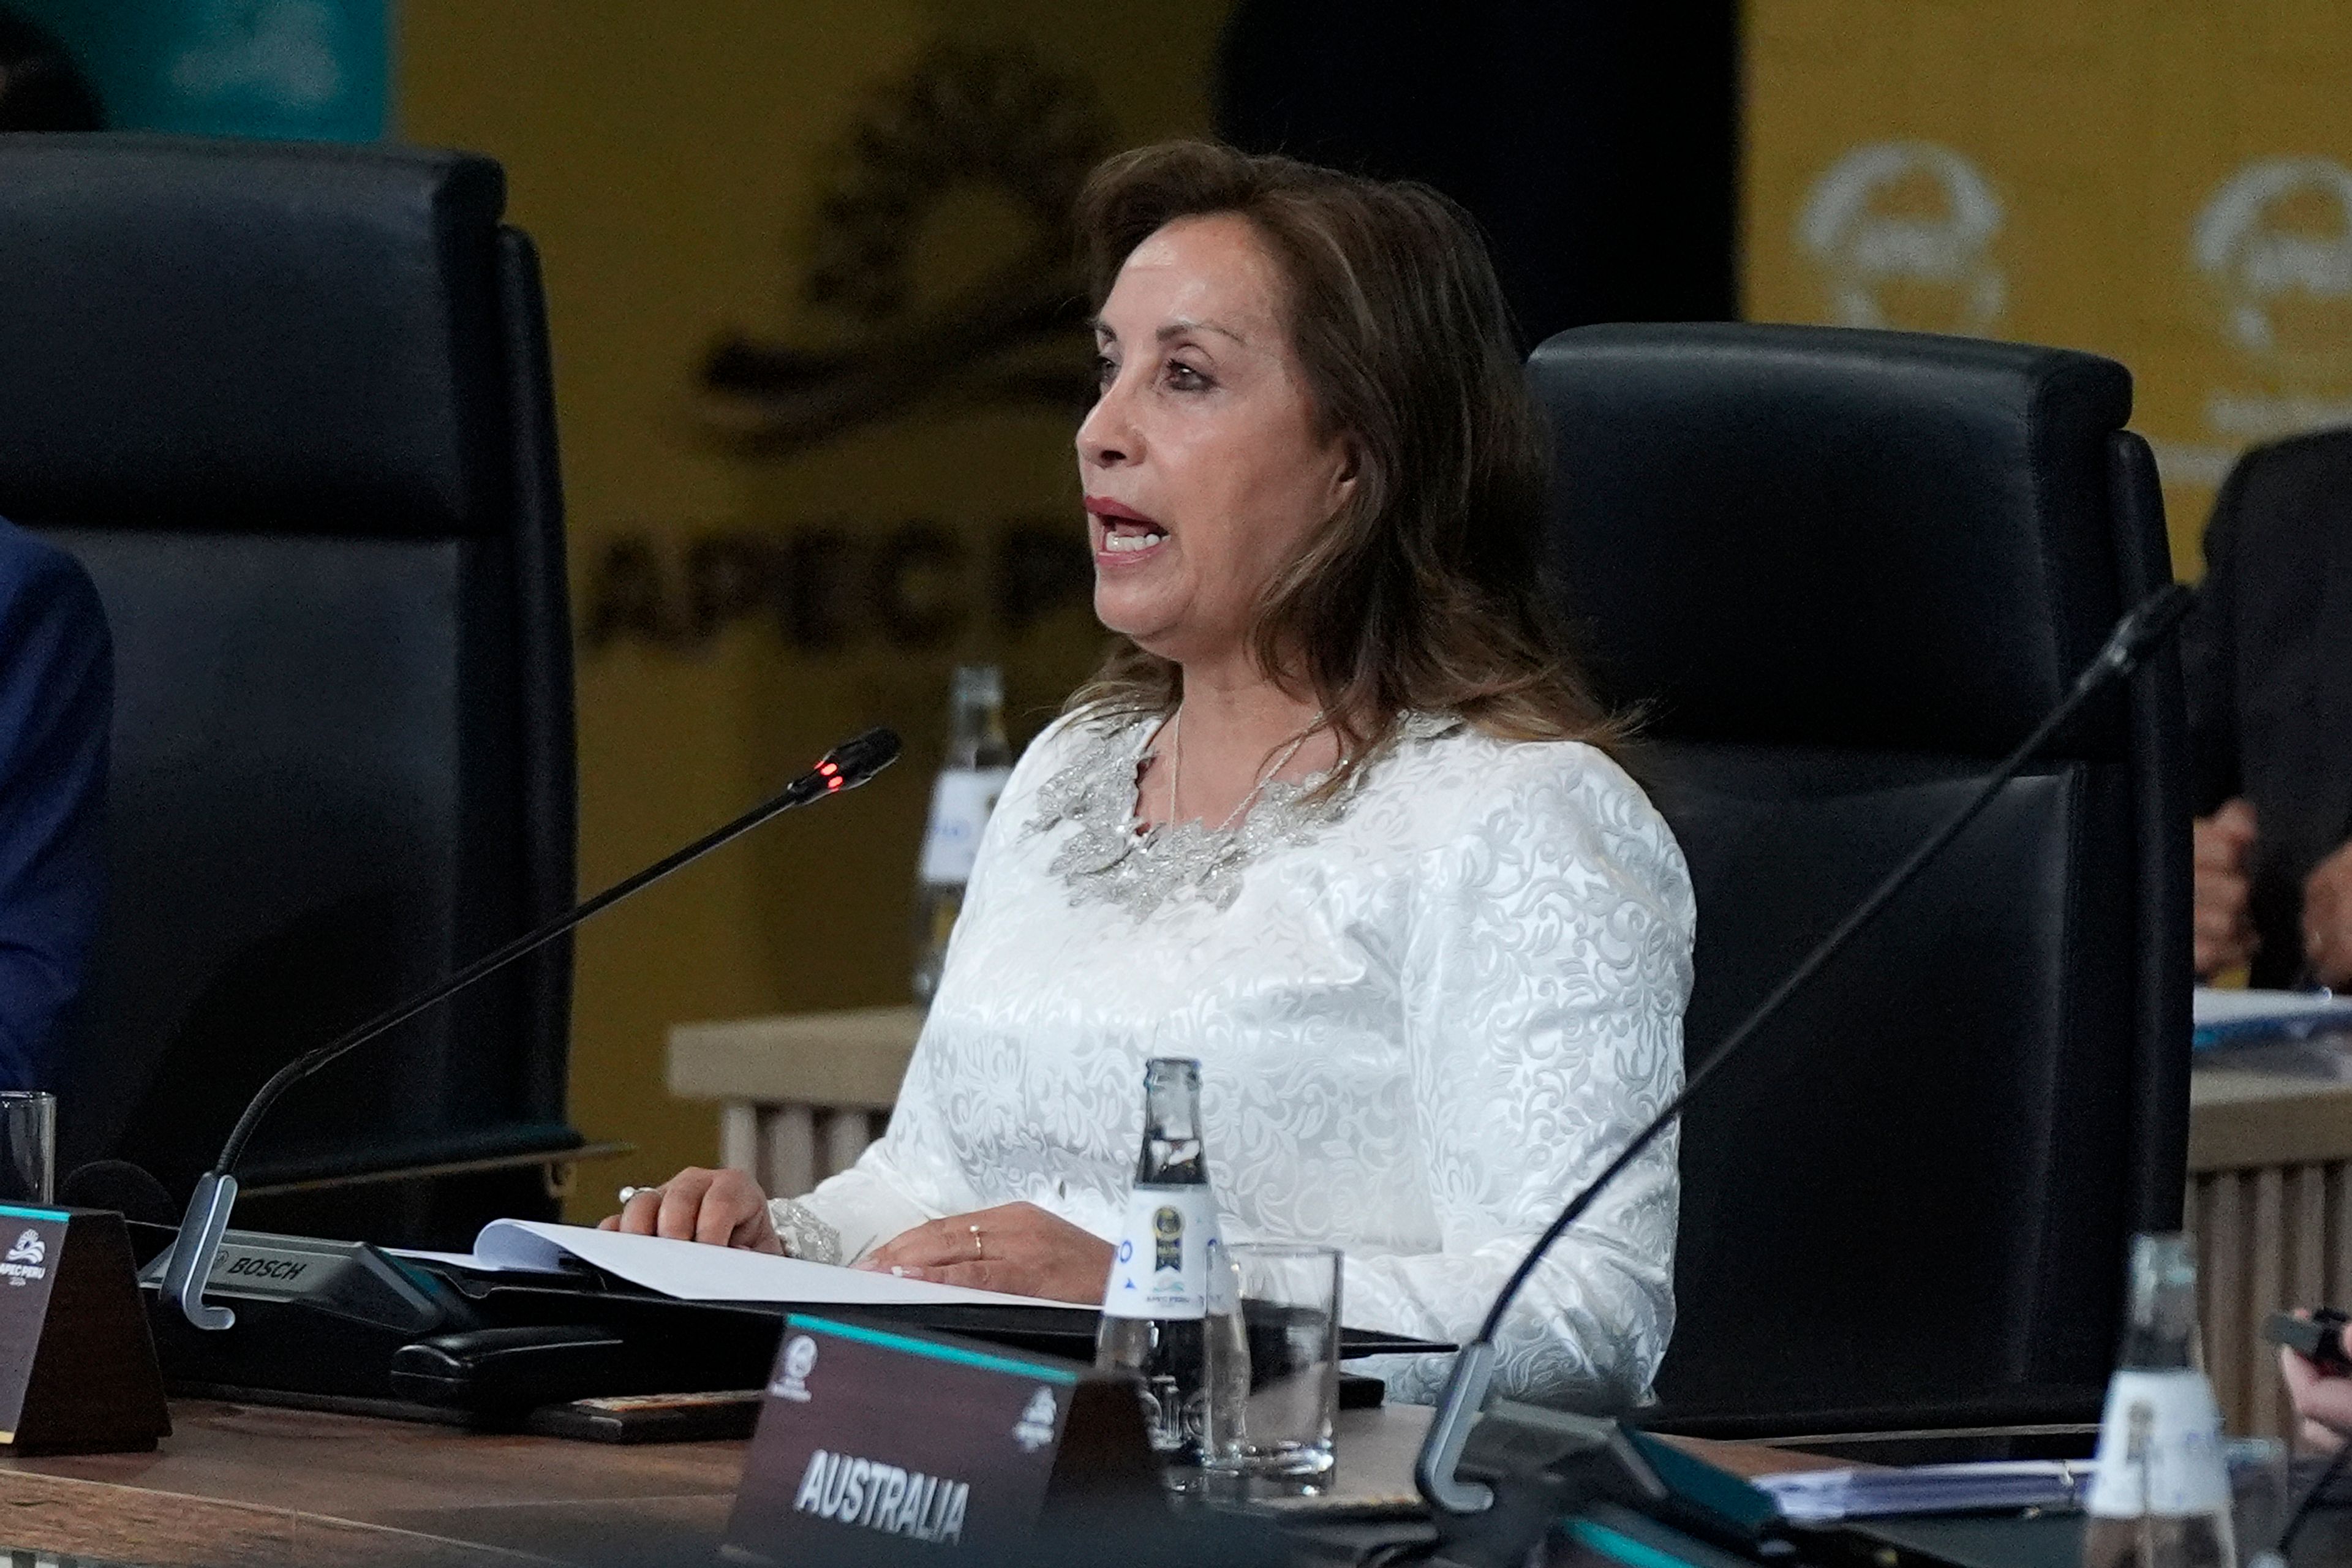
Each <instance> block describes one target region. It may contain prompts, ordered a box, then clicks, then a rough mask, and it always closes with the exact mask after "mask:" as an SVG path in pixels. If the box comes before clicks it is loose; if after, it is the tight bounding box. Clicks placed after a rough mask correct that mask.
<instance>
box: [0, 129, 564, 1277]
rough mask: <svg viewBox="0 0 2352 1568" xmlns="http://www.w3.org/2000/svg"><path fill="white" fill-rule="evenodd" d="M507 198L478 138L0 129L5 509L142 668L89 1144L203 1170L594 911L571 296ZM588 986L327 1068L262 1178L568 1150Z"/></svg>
mask: <svg viewBox="0 0 2352 1568" xmlns="http://www.w3.org/2000/svg"><path fill="white" fill-rule="evenodd" d="M504 200H505V186H504V176H503V174H502V173H501V172H500V170H499V167H498V165H497V164H495V163H490V162H489V161H488V160H486V159H482V158H478V157H471V156H467V155H463V154H457V153H436V152H425V151H417V150H409V149H399V148H389V147H371V148H344V147H321V146H301V145H293V144H274V143H273V144H241V143H226V142H202V141H179V140H167V139H152V138H132V137H112V136H83V137H65V136H59V137H38V136H25V137H10V138H0V432H5V436H0V514H5V515H8V516H11V517H13V518H15V519H16V521H19V522H21V523H24V524H26V526H28V527H35V528H37V529H39V530H40V531H43V532H45V533H46V534H47V536H48V537H49V538H51V539H53V540H55V541H57V542H59V543H61V544H63V545H64V546H65V547H67V548H68V549H69V550H71V551H72V552H74V553H75V554H76V555H78V556H79V558H80V559H81V561H82V562H83V563H84V564H85V565H86V566H88V568H89V572H90V574H91V576H92V577H93V578H94V579H95V580H96V582H97V584H98V587H99V591H100V595H101V596H102V597H103V599H104V600H105V604H106V609H107V614H108V617H109V619H110V622H111V625H112V627H113V632H114V639H115V650H116V667H117V670H118V686H117V689H118V698H117V716H116V724H115V734H114V775H113V781H112V790H111V802H110V806H111V814H112V831H113V838H114V845H113V857H112V861H113V864H112V872H113V888H112V909H111V916H110V931H109V934H108V937H107V939H106V941H105V942H104V943H103V946H102V951H101V955H100V967H99V969H98V972H97V974H96V976H95V979H94V988H95V989H94V994H93V996H92V998H91V1001H90V1005H89V1016H88V1018H87V1021H86V1024H87V1026H86V1030H85V1035H86V1037H85V1039H84V1041H83V1043H82V1044H81V1045H80V1047H79V1049H78V1051H77V1054H76V1056H75V1058H74V1059H73V1060H72V1062H71V1064H70V1066H69V1068H68V1073H67V1077H66V1080H65V1091H64V1094H63V1096H62V1097H61V1106H60V1110H61V1113H62V1117H61V1120H62V1122H63V1126H62V1130H61V1142H62V1143H63V1146H64V1153H63V1159H64V1161H65V1162H66V1163H77V1162H79V1161H81V1160H86V1159H91V1158H97V1157H104V1156H119V1157H122V1158H127V1159H131V1160H135V1161H138V1162H140V1163H144V1164H147V1165H148V1166H150V1168H152V1169H153V1170H155V1171H156V1172H157V1173H158V1174H159V1175H161V1176H162V1177H163V1179H164V1180H165V1182H166V1184H168V1185H171V1186H173V1187H174V1188H175V1189H180V1190H184V1184H186V1183H187V1181H188V1180H190V1179H191V1178H192V1177H193V1175H194V1173H196V1172H198V1171H200V1170H202V1169H204V1168H205V1166H206V1165H207V1164H208V1163H209V1162H210V1160H211V1158H212V1156H213V1154H214V1153H215V1152H216V1150H217V1148H218V1146H219V1144H220V1142H221V1140H222V1139H223V1138H224V1137H225V1136H226V1133H227V1131H228V1128H229V1124H230V1122H231V1121H233V1120H234V1119H235V1116H236V1110H237V1108H238V1107H239V1106H240V1105H241V1104H242V1102H243V1100H245V1098H246V1097H247V1095H248V1094H249V1093H250V1092H251V1091H252V1090H253V1089H254V1088H255V1087H256V1086H257V1084H258V1083H259V1082H260V1081H261V1079H263V1078H265V1077H266V1076H267V1075H268V1073H269V1072H271V1071H272V1070H274V1069H275V1068H277V1067H278V1066H279V1065H280V1064H282V1063H283V1062H285V1061H286V1060H287V1059H289V1058H290V1057H292V1056H293V1055H294V1054H296V1053H297V1052H299V1050H301V1049H303V1048H305V1047H309V1046H311V1045H314V1044H317V1043H320V1041H322V1040H323V1039H325V1038H327V1037H330V1036H331V1035H332V1034H334V1033H336V1032H337V1031H339V1030H341V1028H343V1027H346V1026H349V1025H351V1024H352V1023H354V1022H356V1021H358V1020H359V1019H361V1018H363V1017H366V1016H369V1015H371V1014H373V1012H375V1011H377V1010H378V1009H379V1008H381V1007H382V1006H383V1005H386V1004H388V1003H390V1002H391V1001H394V1000H395V999H397V998H398V996H399V995H400V994H403V993H404V992H407V991H409V990H411V989H413V988H416V987H420V986H422V985H423V984H426V983H428V982H430V981H432V980H433V979H436V978H437V977H438V976H439V975H441V974H442V973H446V971H448V970H450V969H452V968H454V967H456V966H457V964H458V963H462V962H464V961H465V960H467V959H469V958H471V957H473V956H475V955H476V954H478V953H479V952H483V951H485V950H487V949H488V948H490V947H492V946H495V945H496V944H497V943H498V942H501V941H503V940H505V939H506V938H508V937H510V936H512V935H513V934H515V933H516V932H517V931H520V930H522V929H524V928H525V927H526V926H528V925H529V924H530V923H532V922H534V921H537V920H540V919H543V918H544V917H545V916H546V915H548V914H550V913H551V912H553V911H555V910H561V909H562V908H563V907H564V906H565V905H566V904H567V903H568V902H569V901H570V900H571V898H572V892H573V834H574V820H573V818H574V790H573V762H572V755H573V753H572V674H571V668H572V667H571V643H570V630H569V619H568V611H567V607H566V602H565V583H564V571H563V554H562V511H561V499H560V497H561V492H560V489H559V484H558V479H557V475H556V467H555V443H554V424H553V418H552V414H551V395H550V381H549V371H548V360H547V346H546V341H545V311H544V306H543V304H542V301H541V294H540V285H539V270H538V262H537V258H536V255H535V253H534V252H533V250H532V247H531V245H530V240H529V239H528V238H527V237H525V236H524V235H522V234H521V233H520V232H519V231H517V230H515V229H513V228H510V227H508V226H504V225H502V224H501V222H500V221H499V220H500V213H501V210H502V208H503V205H504ZM569 968H570V966H569V959H568V954H567V953H565V952H562V951H551V952H548V953H547V954H546V955H545V956H544V957H543V958H542V959H541V960H539V961H537V962H535V963H528V964H526V965H525V966H523V967H521V968H520V969H518V970H517V971H515V972H514V973H511V974H510V975H508V976H505V977H501V978H500V979H499V980H494V981H492V982H490V983H488V984H486V985H484V986H483V987H481V988H480V990H479V992H478V994H475V995H473V996H471V997H470V998H468V999H467V1000H464V1001H462V1002H461V1003H460V1004H459V1005H456V1006H454V1007H451V1008H448V1009H446V1010H444V1011H442V1012H440V1013H438V1014H436V1015H434V1016H428V1017H426V1018H424V1019H421V1020H419V1021H418V1022H417V1023H415V1024H414V1025H412V1026H408V1027H406V1028H405V1029H404V1030H403V1031H402V1032H401V1033H400V1034H398V1035H396V1036H394V1037H388V1038H386V1039H385V1040H383V1041H382V1042H380V1043H379V1044H378V1045H377V1046H376V1047H372V1048H371V1049H370V1050H368V1051H366V1052H363V1053H361V1054H360V1055H358V1056H355V1057H353V1058H350V1059H348V1060H347V1061H346V1062H345V1063H343V1064H341V1065H340V1066H338V1067H337V1068H332V1069H331V1070H330V1072H329V1074H327V1075H325V1076H323V1077H321V1078H320V1079H314V1080H312V1081H311V1082H310V1084H307V1085H304V1086H302V1087H300V1088H299V1089H296V1090H294V1092H293V1094H292V1095H291V1096H289V1099H288V1100H287V1101H286V1103H285V1105H284V1107H283V1109H282V1110H280V1111H279V1112H278V1115H277V1116H276V1117H275V1118H274V1119H273V1120H272V1121H270V1122H268V1123H267V1124H265V1127H264V1130H263V1131H262V1132H261V1134H260V1136H259V1138H258V1139H257V1142H256V1143H255V1145H254V1147H253V1149H252V1151H251V1152H249V1154H248V1156H247V1161H248V1169H247V1179H248V1181H249V1182H250V1183H257V1184H268V1183H270V1182H273V1181H276V1182H281V1183H282V1182H286V1181H291V1180H295V1179H300V1178H309V1177H318V1176H328V1175H337V1174H349V1173H353V1172H356V1171H365V1170H371V1169H377V1168H382V1167H385V1166H392V1165H400V1164H413V1163H425V1162H433V1161H443V1160H460V1159H467V1158H479V1157H483V1156H490V1155H497V1154H499V1153H503V1152H516V1151H520V1150H528V1149H531V1148H538V1147H565V1146H570V1145H572V1144H576V1143H577V1142H578V1141H579V1140H578V1137H577V1134H575V1133H573V1132H572V1131H571V1130H570V1129H569V1128H568V1127H567V1126H566V1125H565V1124H564V1087H565V1086H564V1067H565V1055H566V1043H567V1032H568V1018H569V993H570V973H569ZM529 1174H530V1180H531V1184H532V1185H533V1186H536V1184H537V1183H538V1176H537V1173H535V1172H532V1173H529ZM525 1196H528V1193H526V1194H525ZM498 1201H499V1205H500V1206H509V1207H511V1206H514V1204H513V1202H512V1201H510V1200H509V1197H508V1196H505V1195H502V1196H501V1197H500V1198H499V1200H498ZM546 1201H547V1200H546V1197H545V1194H544V1193H543V1192H542V1193H541V1194H539V1195H538V1197H537V1199H536V1202H537V1203H538V1205H540V1206H541V1207H542V1208H543V1207H544V1206H545V1204H546ZM240 1213H241V1215H242V1216H245V1217H250V1216H249V1215H246V1212H245V1211H243V1210H241V1211H240ZM408 1213H409V1218H408V1219H407V1220H406V1221H405V1222H402V1223H398V1224H395V1225H394V1229H406V1230H409V1231H412V1232H415V1231H420V1230H429V1231H432V1232H434V1233H436V1234H453V1233H457V1232H462V1230H463V1229H464V1226H465V1225H466V1224H467V1223H468V1222H469V1221H470V1219H471V1218H472V1217H473V1216H472V1215H451V1214H448V1213H446V1212H443V1213H440V1214H438V1215H437V1216H436V1215H425V1214H424V1213H422V1212H419V1211H416V1210H415V1208H414V1206H413V1205H412V1207H411V1209H410V1211H408ZM382 1223H383V1221H382V1218H381V1216H378V1220H377V1224H378V1225H379V1226H381V1225H382Z"/></svg>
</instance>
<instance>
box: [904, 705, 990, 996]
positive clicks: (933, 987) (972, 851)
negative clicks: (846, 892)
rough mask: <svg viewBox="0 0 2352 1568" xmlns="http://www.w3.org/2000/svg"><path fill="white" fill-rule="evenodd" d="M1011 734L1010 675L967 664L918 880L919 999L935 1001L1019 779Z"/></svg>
mask: <svg viewBox="0 0 2352 1568" xmlns="http://www.w3.org/2000/svg"><path fill="white" fill-rule="evenodd" d="M1012 764H1013V748H1012V747H1011V746H1010V745H1008V744H1006V743H1005V739H1004V673H1003V671H1002V670H1000V669H999V668H997V667H996V666H994V665H992V664H961V665H958V666H957V667H956V672H955V684H954V687H953V689H952V690H951V692H950V697H949V700H948V755H947V763H946V765H945V766H943V767H941V768H940V776H939V781H938V782H937V783H936V784H933V785H932V786H931V815H930V820H929V824H928V826H926V827H925V828H924V830H923V858H922V862H921V865H920V868H919V869H918V871H917V872H916V877H915V1000H916V1001H917V1002H919V1003H921V1004H922V1005H925V1006H929V1005H930V1001H931V996H932V994H933V993H935V992H936V991H938V990H939V988H940V966H941V965H942V964H944V963H946V962H947V954H948V937H949V936H950V934H951V933H952V932H953V931H954V930H955V922H956V916H957V915H958V914H960V913H961V912H962V910H963V889H964V885H965V884H966V883H967V882H969V881H971V863H972V858H973V857H975V856H976V855H978V854H979V853H980V833H981V829H982V828H983V827H986V826H988V814H989V813H990V812H992V811H993V810H995V809H996V797H997V796H998V795H1002V794H1003V793H1004V781H1005V780H1006V779H1007V778H1008V777H1010V776H1011V773H1012Z"/></svg>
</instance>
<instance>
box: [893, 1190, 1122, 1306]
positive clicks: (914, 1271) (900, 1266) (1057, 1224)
mask: <svg viewBox="0 0 2352 1568" xmlns="http://www.w3.org/2000/svg"><path fill="white" fill-rule="evenodd" d="M1111 1252H1112V1247H1111V1244H1110V1243H1109V1242H1108V1241H1105V1240H1104V1239H1103V1238H1102V1237H1098V1236H1096V1235H1094V1234H1093V1233H1092V1232H1090V1231H1084V1230H1080V1229H1079V1228H1078V1227H1077V1226H1074V1225H1072V1224H1071V1223H1070V1222H1069V1221H1067V1220H1066V1219H1059V1218H1056V1217H1055V1216H1054V1215H1050V1214H1047V1213H1046V1212H1045V1210H1044V1209H1041V1208H1039V1207H1038V1206H1037V1205H1035V1204H1004V1205H1000V1206H998V1207H996V1208H992V1209H982V1210H980V1211H979V1212H978V1213H976V1214H959V1215H949V1216H948V1217H947V1218H945V1219H935V1220H929V1221H927V1222H925V1223H924V1224H922V1225H919V1226H915V1227H914V1228H913V1229H912V1230H905V1231H901V1232H899V1233H898V1235H897V1236H896V1237H892V1238H891V1239H890V1240H888V1241H887V1242H885V1243H884V1244H883V1245H881V1246H880V1247H876V1248H875V1249H874V1250H873V1251H872V1252H869V1253H867V1254H866V1256H865V1257H864V1258H860V1259H858V1261H857V1263H856V1267H857V1268H875V1269H879V1270H881V1271H882V1272H884V1273H886V1274H887V1273H889V1272H890V1271H892V1270H893V1269H895V1270H897V1271H898V1273H900V1274H903V1275H904V1276H906V1277H907V1278H908V1279H929V1280H931V1281H933V1282H934V1283H936V1284H940V1285H968V1286H971V1288H972V1289H976V1290H1002V1291H1003V1292H1004V1293H1005V1294H1007V1295H1010V1296H1037V1297H1042V1298H1043V1299H1045V1300H1048V1301H1077V1302H1082V1303H1084V1304H1085V1305H1087V1306H1089V1307H1092V1306H1097V1305H1099V1304H1100V1303H1101V1301H1102V1299H1103V1291H1104V1289H1106V1288H1108V1285H1109V1284H1110V1263H1111Z"/></svg>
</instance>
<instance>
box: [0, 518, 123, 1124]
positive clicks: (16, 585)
mask: <svg viewBox="0 0 2352 1568" xmlns="http://www.w3.org/2000/svg"><path fill="white" fill-rule="evenodd" d="M113 711H114V652H113V645H112V643H111V641H110V638H109V637H108V635H107V629H106V612H105V610H104V609H103V608H102V607H101V606H100V604H99V600H98V591H97V589H95V588H93V587H92V586H91V585H90V581H89V576H88V574H85V573H84V572H83V571H82V569H81V566H80V564H79V563H77V562H76V561H75V560H74V558H73V557H72V556H70V555H68V554H67V553H65V552H63V551H61V550H58V548H56V547H55V546H54V545H50V544H47V543H44V542H42V541H40V540H38V539H36V538H34V537H33V536H32V535H31V534H29V533H26V532H25V531H23V530H21V529H18V528H16V527H15V526H13V525H11V524H10V523H8V522H7V521H5V520H0V1089H54V1088H55V1087H56V1078H57V1073H56V1067H57V1051H58V1039H59V1034H60V1028H61V1025H62V1023H63V1020H64V1017H65V1015H66V1013H67V1009H68V1007H69V1006H70V1005H72V1003H73V1001H74V999H75V998H76V997H77V996H79V994H80V993H81V989H82V983H83V979H84V976H85V974H86V973H87V970H88V967H89V956H90V948H91V945H92V941H93V939H94V938H95V937H96V935H97V931H98V922H99V916H100V910H101V907H102V905H103V902H104V896H105V853H106V851H105V843H104V819H105V807H106V764H107V734H108V730H109V727H110V725H111V723H112V721H113Z"/></svg>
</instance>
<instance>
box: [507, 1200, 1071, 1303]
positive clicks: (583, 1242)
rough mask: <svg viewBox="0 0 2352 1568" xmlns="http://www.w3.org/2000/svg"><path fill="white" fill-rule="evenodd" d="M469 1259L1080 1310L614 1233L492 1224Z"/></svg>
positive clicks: (875, 1296) (674, 1287) (832, 1298)
mask: <svg viewBox="0 0 2352 1568" xmlns="http://www.w3.org/2000/svg"><path fill="white" fill-rule="evenodd" d="M474 1257H475V1258H476V1259H477V1260H478V1264H479V1265H480V1266H482V1267H487V1268H527V1269H555V1268H562V1267H563V1260H564V1259H565V1258H579V1259H580V1260H581V1261H583V1263H591V1264H593V1265H594V1266H595V1267H597V1268H602V1269H604V1271H605V1272H606V1273H608V1274H615V1275H618V1276H619V1277H620V1278H622V1279H626V1280H627V1281H628V1282H629V1283H630V1284H632V1285H640V1286H643V1287H644V1288H645V1289H648V1290H656V1291H659V1292H660V1293H661V1294H662V1295H665V1296H673V1297H676V1298H677V1299H678V1300H682V1301H780V1302H791V1303H793V1304H794V1305H799V1306H811V1307H816V1306H827V1307H840V1306H860V1307H895V1306H913V1307H947V1306H959V1307H1057V1308H1060V1309H1061V1310H1064V1311H1084V1310H1087V1309H1085V1308H1082V1307H1077V1306H1075V1305H1073V1304H1072V1303H1070V1302H1068V1301H1046V1300H1039V1299H1037V1298H1035V1297H1033V1296H1003V1295H999V1294H998V1293H997V1292H995V1291H993V1290H974V1289H969V1288H967V1287H965V1286H961V1285H935V1284H933V1283H931V1282H930V1281H929V1280H925V1279H899V1278H898V1277H897V1276H895V1275H891V1274H887V1273H878V1274H877V1273H874V1272H871V1271H869V1270H866V1269H863V1268H841V1267H839V1266H837V1265H835V1264H831V1263H811V1262H809V1261H807V1260H806V1259H805V1258H778V1257H775V1256H773V1255H772V1254H770V1253H765V1252H746V1251H744V1250H742V1249H741V1248H740V1247H712V1246H709V1245H708V1244H706V1243H703V1242H699V1241H671V1240H668V1239H667V1238H666V1237H658V1236H624V1235H622V1234H621V1233H620V1232H619V1231H616V1230H595V1229H592V1228H590V1227H588V1226H577V1225H550V1224H547V1223H546V1222H544V1221H541V1220H531V1219H496V1220H492V1221H491V1222H490V1223H489V1224H488V1225H486V1226H483V1227H482V1233H481V1235H479V1236H478V1237H475V1238H474Z"/></svg>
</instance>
